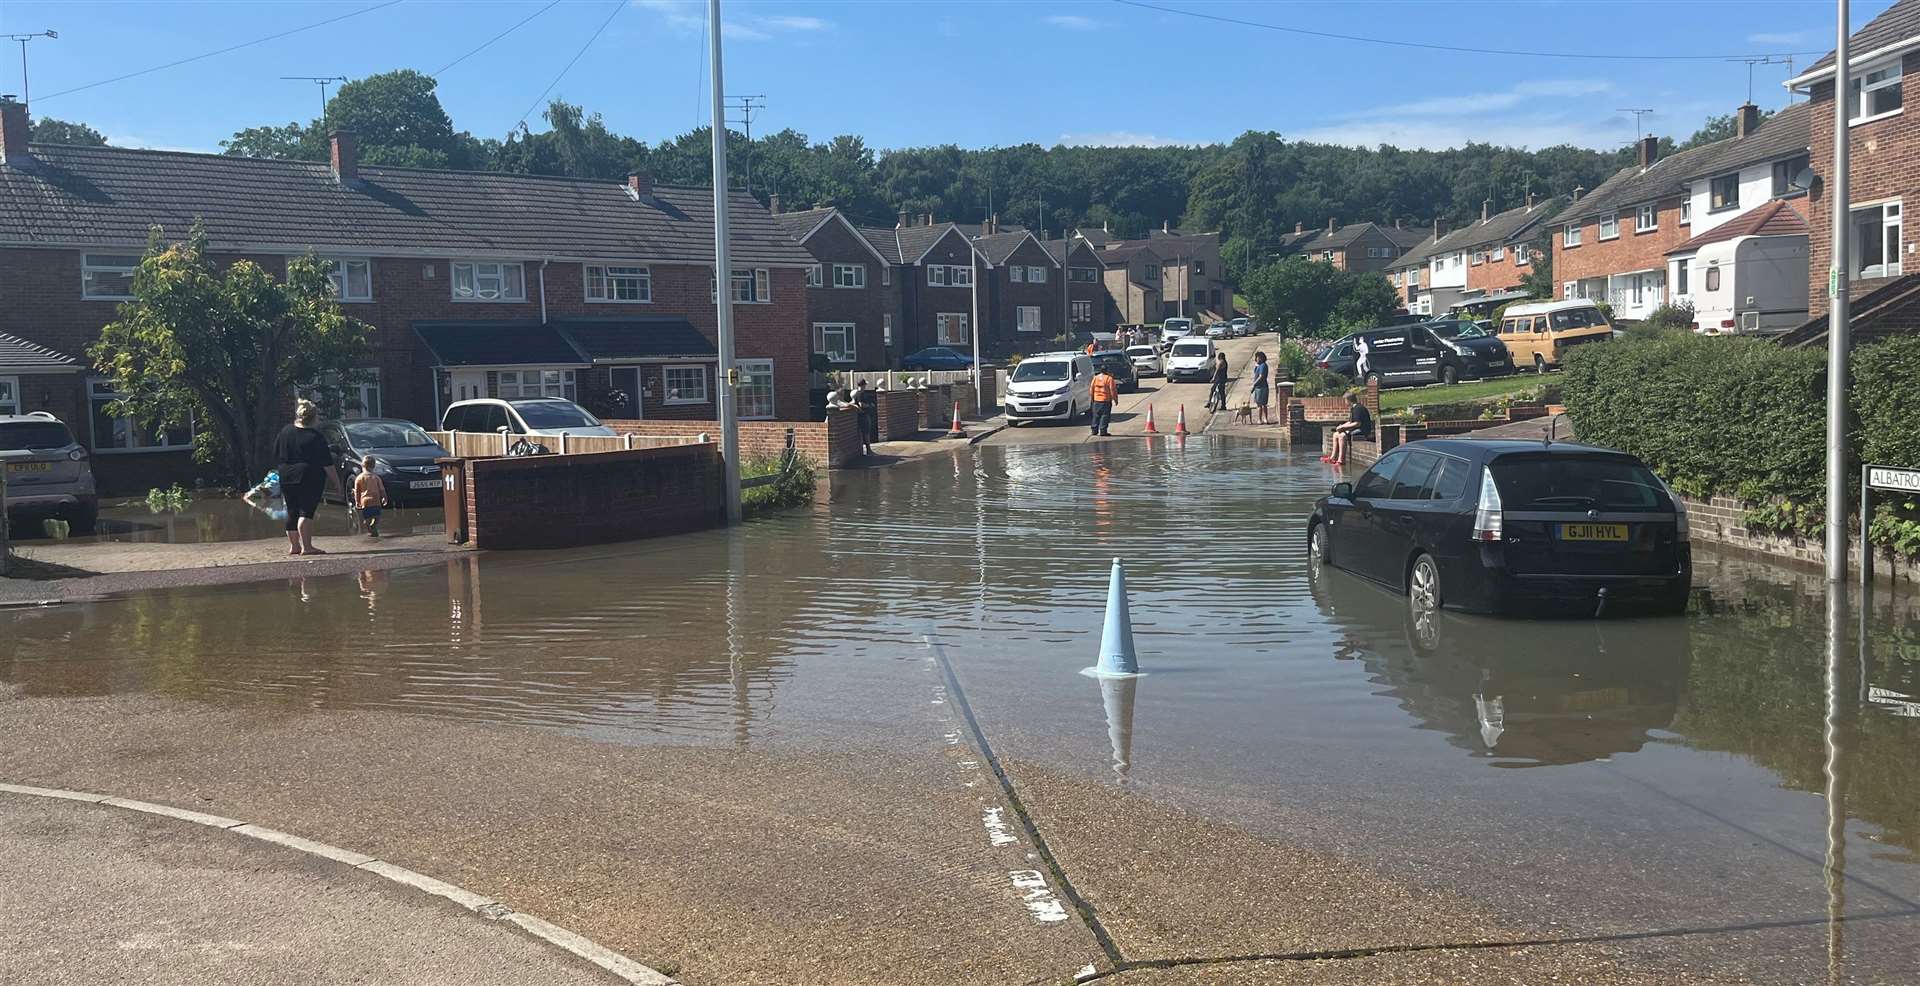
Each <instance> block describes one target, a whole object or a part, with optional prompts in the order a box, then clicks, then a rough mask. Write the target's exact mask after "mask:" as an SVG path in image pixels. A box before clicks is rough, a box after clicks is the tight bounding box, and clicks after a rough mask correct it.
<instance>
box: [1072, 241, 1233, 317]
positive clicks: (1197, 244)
mask: <svg viewBox="0 0 1920 986" xmlns="http://www.w3.org/2000/svg"><path fill="white" fill-rule="evenodd" d="M1072 235H1073V236H1076V237H1079V238H1082V239H1085V240H1086V241H1087V242H1088V243H1089V244H1091V245H1092V246H1093V248H1094V249H1095V250H1096V251H1098V252H1099V253H1100V254H1101V256H1102V259H1103V261H1106V263H1105V266H1106V268H1107V269H1108V270H1113V269H1114V268H1115V267H1116V266H1118V265H1116V264H1114V263H1112V259H1113V258H1108V257H1107V254H1109V253H1110V252H1113V251H1120V252H1122V253H1123V254H1124V255H1125V256H1126V257H1132V258H1137V257H1138V256H1139V255H1138V254H1137V253H1136V252H1135V251H1136V249H1137V248H1139V247H1142V246H1147V247H1151V248H1152V251H1153V254H1154V256H1156V257H1157V258H1159V260H1160V270H1159V272H1158V273H1156V274H1155V275H1154V276H1153V278H1152V280H1151V281H1144V280H1140V279H1138V277H1137V276H1136V277H1130V278H1129V279H1125V280H1123V279H1119V278H1115V279H1113V280H1111V281H1109V297H1110V298H1111V299H1112V302H1113V305H1114V308H1115V310H1116V312H1118V313H1119V314H1118V315H1117V316H1116V321H1119V322H1158V321H1160V320H1161V319H1163V318H1172V317H1175V316H1186V317H1188V318H1196V319H1197V318H1203V317H1205V316H1206V315H1207V314H1208V313H1212V314H1213V315H1217V316H1221V317H1225V316H1228V315H1231V314H1232V313H1233V285H1232V284H1231V283H1230V282H1229V281H1228V280H1227V269H1226V265H1225V264H1224V263H1223V262H1222V260H1221V258H1220V234H1219V233H1218V232H1217V231H1216V232H1212V233H1186V232H1182V231H1180V230H1177V229H1174V228H1173V225H1172V224H1171V223H1161V224H1160V228H1159V229H1157V230H1155V231H1153V232H1152V233H1151V234H1150V235H1149V236H1148V237H1147V238H1146V239H1143V240H1142V239H1134V240H1122V239H1115V238H1114V236H1113V234H1112V232H1111V231H1109V230H1107V229H1106V228H1105V227H1102V228H1100V229H1076V230H1074V231H1073V233H1072ZM1133 274H1134V275H1138V274H1139V272H1138V271H1134V272H1133ZM1128 284H1137V285H1150V286H1151V287H1152V288H1153V289H1154V293H1157V294H1158V295H1159V296H1160V299H1159V303H1160V308H1159V310H1158V311H1148V312H1145V313H1143V316H1142V317H1139V318H1130V317H1127V315H1126V314H1125V313H1126V312H1127V311H1128V306H1129V305H1130V304H1137V303H1140V302H1141V301H1143V300H1144V298H1143V296H1142V292H1139V291H1131V292H1130V291H1129V289H1128V288H1127V285H1128ZM1115 289H1118V290H1119V291H1120V292H1121V293H1118V294H1115V293H1113V291H1114V290H1115Z"/></svg>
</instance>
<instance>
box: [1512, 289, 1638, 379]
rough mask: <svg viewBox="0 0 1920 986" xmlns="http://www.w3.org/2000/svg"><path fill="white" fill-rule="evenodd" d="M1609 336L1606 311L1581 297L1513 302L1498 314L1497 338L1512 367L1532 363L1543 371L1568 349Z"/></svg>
mask: <svg viewBox="0 0 1920 986" xmlns="http://www.w3.org/2000/svg"><path fill="white" fill-rule="evenodd" d="M1612 338H1613V323H1611V322H1609V321H1607V315H1606V313H1605V312H1602V311H1601V310H1600V307H1599V306H1598V305H1595V304H1594V303H1593V302H1591V301H1587V300H1585V299H1581V298H1574V299H1571V300H1568V301H1542V302H1538V303H1535V304H1531V305H1514V306H1513V307H1511V308H1509V309H1507V310H1506V312H1505V313H1504V314H1502V315H1501V316H1500V341H1501V342H1504V343H1506V344H1507V352H1508V353H1510V354H1512V356H1513V368H1514V369H1515V370H1519V369H1521V368H1523V367H1528V366H1531V367H1533V369H1534V372H1535V373H1545V372H1546V371H1547V369H1548V368H1549V367H1557V366H1559V365H1560V358H1561V357H1562V356H1563V355H1565V353H1566V351H1567V350H1568V349H1569V348H1571V347H1573V346H1578V345H1581V344H1583V343H1589V342H1600V341H1602V340H1605V339H1612Z"/></svg>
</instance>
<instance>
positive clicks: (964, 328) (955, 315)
mask: <svg viewBox="0 0 1920 986" xmlns="http://www.w3.org/2000/svg"><path fill="white" fill-rule="evenodd" d="M954 326H959V331H958V332H952V331H950V330H951V329H952V328H953V327H954ZM970 331H971V328H970V326H968V324H967V313H966V312H937V313H935V314H934V316H933V335H934V341H935V342H937V343H938V344H939V345H942V346H971V345H973V343H972V339H971V336H970V335H969V333H970Z"/></svg>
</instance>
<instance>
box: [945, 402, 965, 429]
mask: <svg viewBox="0 0 1920 986" xmlns="http://www.w3.org/2000/svg"><path fill="white" fill-rule="evenodd" d="M947 437H948V438H965V437H967V430H966V429H965V428H962V427H960V402H959V401H954V402H953V427H951V428H949V429H947Z"/></svg>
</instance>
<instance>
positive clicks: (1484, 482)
mask: <svg viewBox="0 0 1920 986" xmlns="http://www.w3.org/2000/svg"><path fill="white" fill-rule="evenodd" d="M1503 526H1505V525H1504V522H1503V520H1502V518H1501V515H1500V489H1499V487H1497V486H1495V485H1493V470H1491V469H1489V470H1487V471H1486V472H1483V473H1481V474H1480V506H1478V507H1476V508H1475V509H1474V511H1473V539H1474V540H1475V541H1498V540H1500V536H1501V528H1502V527H1503Z"/></svg>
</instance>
